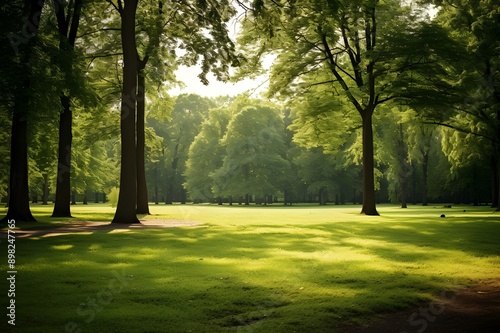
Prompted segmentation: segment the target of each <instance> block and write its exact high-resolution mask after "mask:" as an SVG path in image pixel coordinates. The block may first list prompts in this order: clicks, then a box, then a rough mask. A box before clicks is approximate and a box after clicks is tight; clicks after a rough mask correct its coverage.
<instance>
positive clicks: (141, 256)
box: [0, 205, 500, 333]
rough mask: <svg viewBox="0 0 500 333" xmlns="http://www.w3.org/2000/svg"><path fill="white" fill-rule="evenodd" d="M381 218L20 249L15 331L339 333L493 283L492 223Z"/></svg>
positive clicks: (227, 221) (291, 215)
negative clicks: (447, 293) (72, 326)
mask: <svg viewBox="0 0 500 333" xmlns="http://www.w3.org/2000/svg"><path fill="white" fill-rule="evenodd" d="M80 207H83V206H78V207H74V208H73V209H74V211H75V216H77V215H78V211H79V209H80ZM91 207H92V205H90V206H88V207H85V209H82V211H83V214H90V211H91V210H90V208H91ZM94 208H95V209H100V206H99V205H96V206H94ZM43 209H46V208H45V207H44V208H43ZM464 209H465V210H466V212H464V211H463V210H464ZM379 210H380V213H381V216H379V217H366V216H360V215H359V207H355V206H349V207H334V206H330V207H313V206H309V205H306V206H302V207H278V206H271V207H252V208H246V207H238V206H235V207H229V206H224V207H217V206H202V205H200V206H193V205H186V206H181V205H170V206H164V205H162V206H152V207H151V211H152V213H153V214H154V215H153V216H150V217H147V218H156V219H176V220H195V221H199V222H202V223H203V225H201V226H197V227H185V228H167V229H135V230H133V231H130V232H126V233H111V232H110V231H109V230H101V231H92V232H90V233H89V234H86V235H81V234H68V235H59V236H53V237H37V238H19V239H18V240H17V247H16V251H17V252H16V256H17V258H18V261H17V263H18V267H17V269H18V271H19V275H18V281H17V288H18V293H17V294H16V300H17V301H18V302H19V303H18V304H19V307H18V313H17V316H18V317H17V323H18V327H19V326H22V327H23V329H22V331H23V332H27V333H30V332H64V331H65V325H66V324H67V323H72V322H73V323H76V324H77V327H78V328H80V329H82V332H91V331H94V332H165V331H168V332H189V331H192V332H255V333H257V332H277V333H279V332H293V331H296V332H336V331H338V330H337V329H336V327H338V326H339V325H340V324H341V323H343V322H345V321H354V322H363V321H366V320H369V318H371V317H372V316H374V315H376V314H380V313H385V312H390V311H395V310H398V309H404V308H408V307H412V306H416V305H415V304H417V303H418V302H421V301H428V300H429V299H431V298H432V297H436V296H438V295H439V294H440V292H441V291H443V290H448V289H453V288H457V287H459V286H461V285H466V284H471V283H476V282H478V281H480V280H481V279H490V278H498V277H499V276H500V257H499V255H500V245H499V244H498V240H497V235H498V234H499V233H500V216H499V215H497V214H494V213H493V212H492V211H491V209H488V208H485V207H483V208H474V209H473V210H472V209H471V210H469V208H468V207H457V208H453V209H451V210H450V209H447V210H446V211H445V213H446V214H447V217H446V218H440V217H439V216H440V214H441V211H442V210H444V208H443V209H441V208H440V207H436V208H435V207H426V208H424V207H412V208H410V209H409V210H402V209H399V208H396V207H394V206H381V207H380V208H379ZM99 214H101V213H97V217H99V218H100V217H102V216H101V215H99ZM106 214H107V213H106ZM448 216H450V217H448ZM2 265H3V266H1V267H0V268H1V269H2V270H4V271H5V270H6V266H5V264H4V263H2ZM2 283H5V282H2ZM2 288H4V284H2ZM99 297H100V298H99ZM99 299H100V301H99ZM93 300H94V301H93ZM89 302H90V303H89ZM92 302H94V303H92ZM4 305H5V300H4V298H2V299H1V300H0V306H4ZM33 314H35V315H33ZM4 324H5V323H1V324H0V327H1V328H2V330H1V331H2V332H4V331H5V330H4V329H3V328H4V326H1V325H4ZM7 332H8V331H7Z"/></svg>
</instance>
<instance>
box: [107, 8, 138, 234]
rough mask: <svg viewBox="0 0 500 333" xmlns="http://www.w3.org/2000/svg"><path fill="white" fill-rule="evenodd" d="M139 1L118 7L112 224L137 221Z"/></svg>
mask: <svg viewBox="0 0 500 333" xmlns="http://www.w3.org/2000/svg"><path fill="white" fill-rule="evenodd" d="M137 2H138V0H124V7H123V9H122V10H121V13H120V14H121V41H122V50H123V85H122V100H121V119H120V137H121V167H120V194H119V195H118V203H117V207H116V212H115V216H114V218H113V221H111V223H128V224H130V223H139V220H138V219H137V215H136V207H137V173H136V146H135V107H136V97H137V48H136V43H135V14H136V11H137Z"/></svg>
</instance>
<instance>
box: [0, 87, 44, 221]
mask: <svg viewBox="0 0 500 333" xmlns="http://www.w3.org/2000/svg"><path fill="white" fill-rule="evenodd" d="M24 86H25V87H26V89H29V82H26V81H25V85H24ZM23 106H25V107H27V104H25V103H24V102H21V101H18V102H16V105H14V114H13V117H12V134H11V148H10V149H11V154H10V182H9V189H10V195H9V202H8V207H9V209H8V211H7V216H5V218H4V219H3V220H2V222H4V221H7V220H12V219H14V220H16V222H18V221H19V222H36V220H35V218H34V217H33V215H32V214H31V210H30V205H29V189H28V121H27V116H26V110H21V109H20V108H21V107H23Z"/></svg>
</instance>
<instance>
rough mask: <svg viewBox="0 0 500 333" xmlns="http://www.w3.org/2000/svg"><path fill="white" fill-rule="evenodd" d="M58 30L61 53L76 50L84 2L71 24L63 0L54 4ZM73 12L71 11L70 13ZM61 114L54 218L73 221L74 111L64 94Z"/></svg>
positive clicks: (75, 9) (78, 2)
mask: <svg viewBox="0 0 500 333" xmlns="http://www.w3.org/2000/svg"><path fill="white" fill-rule="evenodd" d="M54 6H55V7H56V8H55V12H56V17H57V26H58V31H59V39H60V41H59V48H60V50H61V51H64V50H73V48H74V46H75V41H76V34H77V31H78V26H79V24H80V13H81V9H82V0H76V1H75V3H74V7H73V15H72V18H71V24H70V22H69V16H68V17H66V16H65V15H64V10H63V5H62V4H61V1H60V0H54ZM70 10H71V8H68V12H69V11H70ZM71 71H72V68H71V62H70V63H69V64H68V68H65V74H66V77H68V76H69V75H70V74H71ZM60 100H61V106H62V108H63V111H62V113H61V114H60V116H59V142H58V163H57V181H56V198H55V204H54V210H53V212H52V217H71V208H70V207H71V206H70V193H71V180H70V175H71V144H72V139H73V136H72V132H73V112H72V111H71V98H70V97H69V96H67V95H65V94H61V98H60Z"/></svg>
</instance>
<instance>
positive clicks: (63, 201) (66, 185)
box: [52, 95, 73, 217]
mask: <svg viewBox="0 0 500 333" xmlns="http://www.w3.org/2000/svg"><path fill="white" fill-rule="evenodd" d="M61 104H62V107H63V112H62V113H61V114H60V115H59V148H58V158H57V159H58V163H57V181H56V200H55V204H54V210H53V211H52V217H71V209H70V201H71V181H70V176H71V174H70V172H71V171H70V167H71V141H72V138H73V134H72V126H73V125H72V122H73V112H72V111H71V107H70V99H69V97H68V96H65V95H62V96H61Z"/></svg>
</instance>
